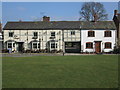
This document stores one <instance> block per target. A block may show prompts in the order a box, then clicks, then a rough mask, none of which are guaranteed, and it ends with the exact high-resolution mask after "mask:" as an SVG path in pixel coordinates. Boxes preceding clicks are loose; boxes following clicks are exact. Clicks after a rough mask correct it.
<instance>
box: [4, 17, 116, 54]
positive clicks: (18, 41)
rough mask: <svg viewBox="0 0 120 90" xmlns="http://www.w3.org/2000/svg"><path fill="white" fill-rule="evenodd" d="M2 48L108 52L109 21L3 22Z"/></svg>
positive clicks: (110, 45)
mask: <svg viewBox="0 0 120 90" xmlns="http://www.w3.org/2000/svg"><path fill="white" fill-rule="evenodd" d="M3 29H4V49H11V50H12V51H15V52H21V51H22V50H34V51H36V50H48V51H49V52H51V51H63V52H65V53H81V52H97V53H101V52H110V51H112V50H113V48H114V46H115V39H116V36H115V35H116V34H115V33H116V27H115V25H114V22H113V21H95V22H93V21H92V22H85V21H50V17H47V16H44V17H43V21H32V22H30V21H29V22H27V21H18V22H7V24H6V25H5V26H4V28H3Z"/></svg>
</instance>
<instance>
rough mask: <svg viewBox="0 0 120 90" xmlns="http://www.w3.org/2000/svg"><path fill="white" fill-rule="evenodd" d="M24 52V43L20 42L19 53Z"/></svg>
mask: <svg viewBox="0 0 120 90" xmlns="http://www.w3.org/2000/svg"><path fill="white" fill-rule="evenodd" d="M22 51H23V42H19V43H18V52H22Z"/></svg>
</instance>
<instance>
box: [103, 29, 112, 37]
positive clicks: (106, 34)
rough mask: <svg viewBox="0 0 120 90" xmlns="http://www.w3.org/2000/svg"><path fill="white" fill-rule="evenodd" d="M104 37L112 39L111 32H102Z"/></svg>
mask: <svg viewBox="0 0 120 90" xmlns="http://www.w3.org/2000/svg"><path fill="white" fill-rule="evenodd" d="M104 37H112V32H111V31H108V30H106V31H104Z"/></svg>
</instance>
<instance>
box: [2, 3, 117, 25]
mask: <svg viewBox="0 0 120 90" xmlns="http://www.w3.org/2000/svg"><path fill="white" fill-rule="evenodd" d="M83 3H84V2H2V23H3V25H4V24H5V23H6V22H7V21H18V20H23V21H34V20H41V18H42V16H44V15H46V16H50V18H51V20H52V21H61V20H64V21H77V20H79V17H80V14H79V11H80V9H81V6H82V4H83ZM101 3H102V4H103V5H104V7H105V9H106V12H107V13H108V19H109V20H112V18H113V12H114V10H115V9H118V2H101Z"/></svg>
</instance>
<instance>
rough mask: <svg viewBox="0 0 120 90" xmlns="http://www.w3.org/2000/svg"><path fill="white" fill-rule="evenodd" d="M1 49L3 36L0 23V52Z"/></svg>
mask: <svg viewBox="0 0 120 90" xmlns="http://www.w3.org/2000/svg"><path fill="white" fill-rule="evenodd" d="M2 48H3V35H2V24H1V23H0V52H1V51H2Z"/></svg>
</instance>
